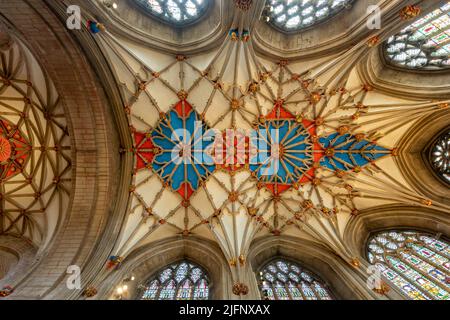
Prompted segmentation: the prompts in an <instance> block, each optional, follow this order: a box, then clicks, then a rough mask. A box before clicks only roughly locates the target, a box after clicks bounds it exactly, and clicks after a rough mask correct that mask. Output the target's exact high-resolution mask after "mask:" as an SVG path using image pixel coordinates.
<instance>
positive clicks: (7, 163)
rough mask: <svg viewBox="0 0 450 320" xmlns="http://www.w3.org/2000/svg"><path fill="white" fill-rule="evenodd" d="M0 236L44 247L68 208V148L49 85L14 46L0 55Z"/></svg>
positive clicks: (60, 113)
mask: <svg viewBox="0 0 450 320" xmlns="http://www.w3.org/2000/svg"><path fill="white" fill-rule="evenodd" d="M0 57H1V59H0V60H1V62H0V81H1V83H0V235H14V236H23V237H26V238H27V239H28V240H30V241H32V242H33V243H34V244H36V245H38V246H39V245H43V244H45V243H48V241H49V240H50V239H51V237H52V235H53V231H54V230H55V229H56V228H57V227H58V225H59V223H60V221H61V218H62V216H63V214H64V212H66V210H67V208H68V203H69V195H70V183H71V160H70V159H71V154H70V152H71V148H70V141H69V136H68V130H67V125H66V119H65V117H64V110H63V109H62V103H61V101H60V99H59V97H58V94H57V93H56V91H55V89H54V87H53V84H52V83H51V80H50V79H49V78H48V77H47V76H46V74H45V73H44V72H42V71H41V69H40V68H39V67H37V66H38V64H37V62H36V61H35V60H34V58H33V57H32V56H31V53H30V52H28V51H27V49H26V48H25V47H24V46H22V44H21V43H20V42H19V41H14V42H12V44H11V46H9V47H3V48H2V49H1V50H0Z"/></svg>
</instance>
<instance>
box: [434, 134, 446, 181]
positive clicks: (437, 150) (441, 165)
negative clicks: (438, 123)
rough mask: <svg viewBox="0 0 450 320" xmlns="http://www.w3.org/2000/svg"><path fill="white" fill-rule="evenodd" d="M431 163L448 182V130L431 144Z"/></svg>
mask: <svg viewBox="0 0 450 320" xmlns="http://www.w3.org/2000/svg"><path fill="white" fill-rule="evenodd" d="M431 163H432V166H433V168H434V170H435V171H436V173H437V174H438V175H439V176H441V177H442V178H443V179H444V180H445V181H446V182H448V183H450V131H449V132H447V133H445V134H444V135H443V136H441V137H440V138H439V139H438V140H437V141H436V143H435V144H434V145H433V147H432V152H431Z"/></svg>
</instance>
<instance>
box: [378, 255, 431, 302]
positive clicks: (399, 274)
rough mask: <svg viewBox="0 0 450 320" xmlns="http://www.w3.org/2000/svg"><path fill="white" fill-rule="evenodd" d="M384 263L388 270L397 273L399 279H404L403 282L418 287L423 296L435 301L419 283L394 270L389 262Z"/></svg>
mask: <svg viewBox="0 0 450 320" xmlns="http://www.w3.org/2000/svg"><path fill="white" fill-rule="evenodd" d="M383 263H384V264H386V266H387V267H388V268H390V269H391V270H393V271H395V273H396V274H397V275H398V276H399V277H401V278H403V280H405V281H406V282H407V283H410V284H413V285H414V287H416V288H417V290H418V291H420V292H421V293H422V295H423V296H425V297H428V298H429V299H431V300H433V299H434V298H433V296H431V295H430V294H429V293H428V292H426V291H425V289H424V288H422V287H421V286H420V285H418V284H417V283H415V282H414V280H413V279H410V278H408V277H407V276H405V275H404V274H403V273H402V272H401V271H399V270H397V269H396V268H394V267H393V266H392V265H391V264H390V263H389V262H387V261H386V262H384V261H383ZM401 292H402V294H404V295H407V294H406V293H404V292H403V291H401Z"/></svg>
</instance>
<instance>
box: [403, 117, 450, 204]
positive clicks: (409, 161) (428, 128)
mask: <svg viewBox="0 0 450 320" xmlns="http://www.w3.org/2000/svg"><path fill="white" fill-rule="evenodd" d="M449 123H450V113H449V112H448V110H442V111H441V112H436V113H433V114H432V115H430V116H428V117H425V118H422V119H421V120H419V121H418V122H417V123H415V124H414V126H412V127H411V128H410V129H409V130H408V132H406V134H404V135H403V138H402V139H401V140H400V141H399V143H398V145H399V146H400V149H399V157H397V158H396V159H395V160H396V162H397V165H398V167H399V169H400V172H401V173H402V174H403V176H404V177H405V179H406V180H407V181H408V183H409V184H410V185H411V186H412V187H413V188H414V189H415V190H416V191H417V192H419V193H420V194H423V195H424V196H425V197H426V198H428V199H431V200H432V201H439V202H441V203H443V204H449V203H450V197H449V193H448V185H447V184H446V183H445V182H444V181H443V180H442V179H440V178H439V177H438V176H436V174H435V172H434V170H433V169H432V168H431V164H430V161H429V153H428V149H429V147H430V145H431V144H432V143H433V142H434V141H435V140H436V138H437V137H439V136H440V135H441V134H442V133H443V132H444V131H445V130H448V128H449ZM417 177H420V179H417Z"/></svg>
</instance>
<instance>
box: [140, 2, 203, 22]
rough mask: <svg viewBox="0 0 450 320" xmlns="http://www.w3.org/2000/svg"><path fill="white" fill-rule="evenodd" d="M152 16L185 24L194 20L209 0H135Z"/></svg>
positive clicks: (198, 16) (199, 15)
mask: <svg viewBox="0 0 450 320" xmlns="http://www.w3.org/2000/svg"><path fill="white" fill-rule="evenodd" d="M136 1H137V2H138V3H139V4H140V5H141V6H143V7H144V8H145V10H147V11H148V12H149V13H150V14H152V15H153V16H155V17H157V18H159V19H161V20H164V21H166V22H169V23H172V24H176V25H185V24H189V23H191V22H194V21H196V20H197V19H198V18H200V17H201V16H202V15H203V14H204V13H205V11H206V9H207V8H208V2H209V1H210V0H136Z"/></svg>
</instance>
